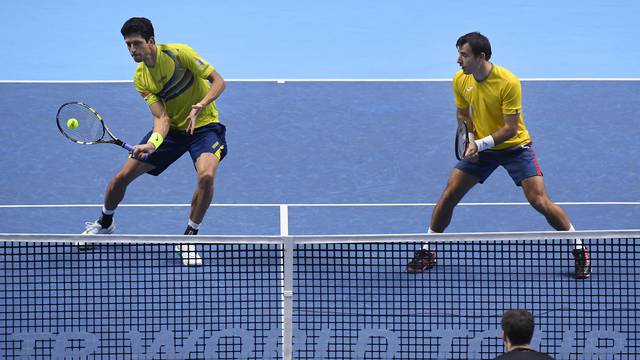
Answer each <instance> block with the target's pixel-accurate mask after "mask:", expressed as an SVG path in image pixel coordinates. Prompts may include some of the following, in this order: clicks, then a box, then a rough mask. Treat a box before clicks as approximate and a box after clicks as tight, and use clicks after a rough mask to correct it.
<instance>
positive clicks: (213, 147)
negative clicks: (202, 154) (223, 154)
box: [211, 141, 220, 149]
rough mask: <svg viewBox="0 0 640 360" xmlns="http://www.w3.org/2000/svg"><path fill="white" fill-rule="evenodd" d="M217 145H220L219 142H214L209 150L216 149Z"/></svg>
mask: <svg viewBox="0 0 640 360" xmlns="http://www.w3.org/2000/svg"><path fill="white" fill-rule="evenodd" d="M218 145H220V142H219V141H216V142H215V144H213V145H211V148H212V149H215V148H217V147H218Z"/></svg>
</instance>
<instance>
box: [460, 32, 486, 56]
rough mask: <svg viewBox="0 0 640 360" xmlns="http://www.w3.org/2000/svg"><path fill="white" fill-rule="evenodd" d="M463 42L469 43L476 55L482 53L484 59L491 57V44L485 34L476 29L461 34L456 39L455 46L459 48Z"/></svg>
mask: <svg viewBox="0 0 640 360" xmlns="http://www.w3.org/2000/svg"><path fill="white" fill-rule="evenodd" d="M464 44H469V47H471V51H473V55H475V56H478V55H480V54H482V53H484V58H485V60H489V59H491V44H490V43H489V39H487V37H486V36H484V35H482V34H480V33H479V32H477V31H474V32H470V33H468V34H465V35H462V36H460V37H459V38H458V41H456V47H457V48H458V49H459V48H460V47H462V45H464Z"/></svg>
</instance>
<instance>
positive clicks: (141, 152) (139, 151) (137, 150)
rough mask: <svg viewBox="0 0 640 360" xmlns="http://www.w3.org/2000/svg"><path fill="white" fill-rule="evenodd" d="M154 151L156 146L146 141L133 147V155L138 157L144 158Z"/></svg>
mask: <svg viewBox="0 0 640 360" xmlns="http://www.w3.org/2000/svg"><path fill="white" fill-rule="evenodd" d="M154 151H156V147H155V145H153V144H150V143H146V144H140V145H136V146H135V147H134V148H133V157H135V158H138V159H144V158H146V157H147V156H148V155H149V154H151V153H152V152H154Z"/></svg>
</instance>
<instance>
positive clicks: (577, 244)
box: [567, 224, 582, 249]
mask: <svg viewBox="0 0 640 360" xmlns="http://www.w3.org/2000/svg"><path fill="white" fill-rule="evenodd" d="M569 226H570V227H569V230H567V231H576V229H575V228H574V227H573V224H569ZM573 245H574V246H575V248H576V249H582V239H578V238H574V239H573Z"/></svg>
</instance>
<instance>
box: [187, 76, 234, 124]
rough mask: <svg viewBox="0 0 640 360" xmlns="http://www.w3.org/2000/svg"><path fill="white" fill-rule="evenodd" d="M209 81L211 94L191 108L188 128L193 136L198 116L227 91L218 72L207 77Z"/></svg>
mask: <svg viewBox="0 0 640 360" xmlns="http://www.w3.org/2000/svg"><path fill="white" fill-rule="evenodd" d="M207 80H209V82H210V83H211V87H210V88H209V92H208V93H207V95H206V96H205V97H204V98H203V99H202V100H200V101H199V102H198V103H197V104H195V105H193V106H192V107H191V112H190V113H189V117H188V119H189V126H188V127H187V132H189V133H190V134H193V131H194V130H195V129H196V120H198V114H200V111H202V109H203V108H204V107H206V106H207V105H209V104H211V102H212V101H214V100H216V99H217V98H218V96H220V94H222V92H223V91H224V89H225V83H224V79H223V78H222V76H220V74H218V72H217V71H215V70H213V72H212V73H211V74H209V76H208V77H207Z"/></svg>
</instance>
